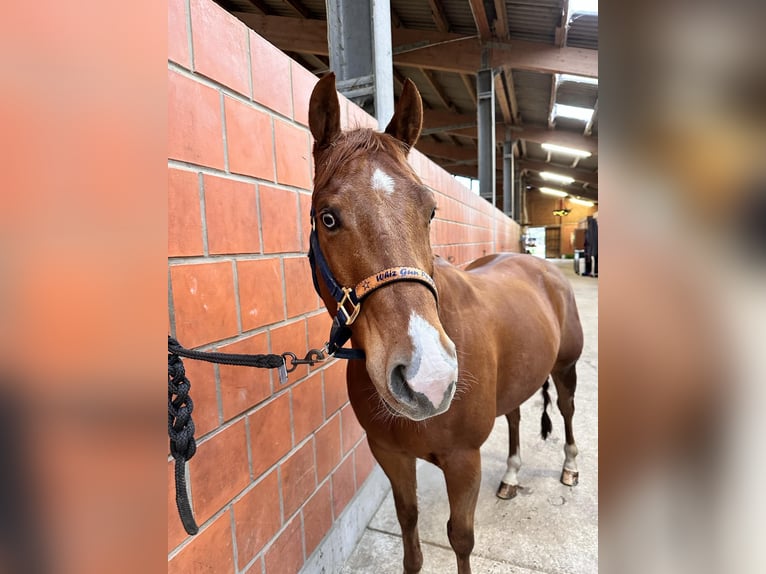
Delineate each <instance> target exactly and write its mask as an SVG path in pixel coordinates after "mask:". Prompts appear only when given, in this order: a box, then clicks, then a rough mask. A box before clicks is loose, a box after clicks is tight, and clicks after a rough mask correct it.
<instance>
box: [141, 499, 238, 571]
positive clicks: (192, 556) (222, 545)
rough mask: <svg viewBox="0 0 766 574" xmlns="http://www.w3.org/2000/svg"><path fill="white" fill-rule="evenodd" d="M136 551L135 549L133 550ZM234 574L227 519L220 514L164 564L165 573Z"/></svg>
mask: <svg viewBox="0 0 766 574" xmlns="http://www.w3.org/2000/svg"><path fill="white" fill-rule="evenodd" d="M137 551H138V549H137ZM197 572H215V573H216V574H219V573H220V574H227V573H229V572H232V573H233V572H234V556H233V552H232V538H231V516H230V515H229V513H228V512H224V513H223V514H222V515H221V516H219V517H218V518H217V519H216V521H215V522H213V524H211V525H210V526H208V527H207V528H206V529H205V530H203V531H202V532H200V533H199V534H197V535H196V536H195V537H194V538H193V539H192V541H191V542H190V543H189V544H188V545H187V546H186V547H185V548H184V549H183V550H181V552H179V553H178V554H176V555H175V556H174V557H173V559H172V560H171V561H170V562H168V574H191V573H197Z"/></svg>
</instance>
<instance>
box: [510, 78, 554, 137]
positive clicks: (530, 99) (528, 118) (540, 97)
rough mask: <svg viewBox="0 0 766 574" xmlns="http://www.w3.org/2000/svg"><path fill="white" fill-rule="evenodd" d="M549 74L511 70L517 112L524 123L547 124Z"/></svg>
mask: <svg viewBox="0 0 766 574" xmlns="http://www.w3.org/2000/svg"><path fill="white" fill-rule="evenodd" d="M552 81H553V76H552V75H551V74H542V73H539V72H528V71H526V70H513V84H514V87H515V88H516V101H517V102H518V104H519V114H520V115H521V120H522V122H523V123H525V124H537V125H547V124H548V105H549V103H550V99H551V82H552Z"/></svg>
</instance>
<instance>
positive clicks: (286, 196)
mask: <svg viewBox="0 0 766 574" xmlns="http://www.w3.org/2000/svg"><path fill="white" fill-rule="evenodd" d="M259 194H260V201H261V229H262V231H263V252H264V253H284V252H288V251H300V250H301V237H300V234H299V232H298V198H297V197H296V193H295V192H294V191H289V190H286V189H277V188H274V187H269V186H266V185H261V186H260V187H259Z"/></svg>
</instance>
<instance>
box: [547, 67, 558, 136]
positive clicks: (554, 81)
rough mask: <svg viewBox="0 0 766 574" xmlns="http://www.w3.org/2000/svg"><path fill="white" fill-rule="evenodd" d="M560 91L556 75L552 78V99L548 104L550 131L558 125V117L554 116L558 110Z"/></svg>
mask: <svg viewBox="0 0 766 574" xmlns="http://www.w3.org/2000/svg"><path fill="white" fill-rule="evenodd" d="M558 90H559V82H558V77H557V76H556V74H553V75H552V76H551V98H550V101H549V103H548V129H549V130H552V129H553V128H554V127H555V125H556V117H555V115H554V113H555V110H556V94H557V93H558Z"/></svg>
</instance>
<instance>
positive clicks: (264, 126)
mask: <svg viewBox="0 0 766 574" xmlns="http://www.w3.org/2000/svg"><path fill="white" fill-rule="evenodd" d="M224 110H225V115H226V145H227V149H228V150H229V169H230V170H231V171H232V172H234V173H241V174H245V175H252V176H254V177H260V178H262V179H267V180H269V181H274V153H273V150H272V131H271V117H270V116H269V115H268V114H267V113H264V112H262V111H260V110H257V109H255V108H254V107H252V106H250V105H247V104H243V103H242V102H238V101H236V100H234V99H232V98H228V97H226V98H224Z"/></svg>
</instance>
